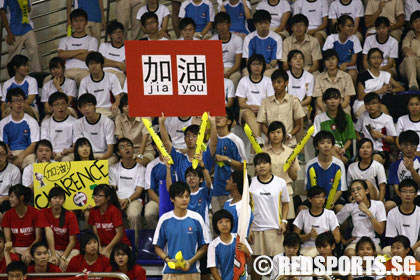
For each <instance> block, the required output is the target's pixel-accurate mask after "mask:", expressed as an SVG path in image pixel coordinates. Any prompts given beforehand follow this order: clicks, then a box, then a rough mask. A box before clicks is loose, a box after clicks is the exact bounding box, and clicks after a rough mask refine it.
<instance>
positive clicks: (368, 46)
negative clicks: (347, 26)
mask: <svg viewBox="0 0 420 280" xmlns="http://www.w3.org/2000/svg"><path fill="white" fill-rule="evenodd" d="M366 39H367V40H365V44H364V45H363V54H367V53H368V52H369V50H370V40H369V37H368V38H366Z"/></svg>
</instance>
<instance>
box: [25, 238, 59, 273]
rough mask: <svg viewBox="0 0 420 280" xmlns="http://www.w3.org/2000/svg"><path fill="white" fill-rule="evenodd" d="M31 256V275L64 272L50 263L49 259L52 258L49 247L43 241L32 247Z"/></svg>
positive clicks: (29, 267)
mask: <svg viewBox="0 0 420 280" xmlns="http://www.w3.org/2000/svg"><path fill="white" fill-rule="evenodd" d="M31 256H32V264H31V265H29V266H28V272H29V273H47V272H51V273H60V272H62V271H61V269H60V268H59V267H58V266H56V265H55V264H52V263H50V262H48V258H49V256H50V254H49V252H48V246H47V244H45V243H44V242H43V241H40V242H37V243H35V244H34V245H33V246H32V247H31ZM31 279H42V278H33V277H31Z"/></svg>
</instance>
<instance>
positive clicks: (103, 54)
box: [98, 43, 106, 57]
mask: <svg viewBox="0 0 420 280" xmlns="http://www.w3.org/2000/svg"><path fill="white" fill-rule="evenodd" d="M105 50H106V45H105V43H102V44H101V45H100V46H99V50H98V52H100V53H101V54H102V56H103V57H105V54H106V51H105Z"/></svg>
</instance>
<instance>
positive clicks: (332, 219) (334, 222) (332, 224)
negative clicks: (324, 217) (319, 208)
mask: <svg viewBox="0 0 420 280" xmlns="http://www.w3.org/2000/svg"><path fill="white" fill-rule="evenodd" d="M329 213H330V217H328V221H329V226H330V230H331V231H333V230H334V229H335V228H337V227H339V226H340V225H339V224H338V220H337V216H336V215H335V214H334V212H333V211H331V212H329Z"/></svg>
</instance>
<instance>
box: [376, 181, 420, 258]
mask: <svg viewBox="0 0 420 280" xmlns="http://www.w3.org/2000/svg"><path fill="white" fill-rule="evenodd" d="M418 190H419V187H418V185H417V183H416V182H415V181H414V180H413V179H404V180H402V181H401V183H399V184H398V191H399V192H398V193H399V195H400V198H401V205H400V206H398V207H395V208H394V209H392V210H391V211H389V213H388V217H387V220H386V230H385V237H387V238H394V237H396V236H398V235H404V236H406V237H407V238H408V239H409V245H408V246H406V247H411V249H413V251H414V256H415V257H416V258H417V259H418V258H419V257H420V247H419V246H420V240H419V230H420V225H419V222H420V207H419V206H417V205H416V204H414V200H415V199H416V198H417V193H418ZM383 253H384V254H387V255H388V256H392V255H393V254H394V253H395V251H393V250H392V247H391V248H390V246H388V247H385V248H384V249H383Z"/></svg>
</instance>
